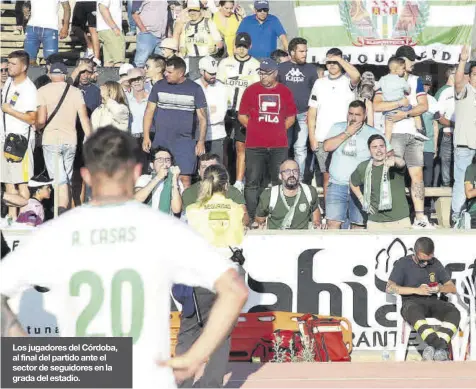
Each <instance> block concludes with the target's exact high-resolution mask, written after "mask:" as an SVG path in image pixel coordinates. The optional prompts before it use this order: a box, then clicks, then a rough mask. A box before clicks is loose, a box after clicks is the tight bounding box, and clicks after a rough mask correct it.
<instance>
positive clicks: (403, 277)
mask: <svg viewBox="0 0 476 389" xmlns="http://www.w3.org/2000/svg"><path fill="white" fill-rule="evenodd" d="M449 280H451V278H450V275H449V274H448V272H447V271H446V269H445V268H444V267H443V265H442V264H441V262H440V261H438V259H436V258H435V259H434V261H433V263H432V264H429V265H427V266H426V267H423V268H422V267H420V266H419V265H418V264H416V263H415V261H414V260H413V255H407V256H406V257H403V258H400V259H399V260H398V261H397V262H395V265H394V266H393V270H392V273H391V274H390V277H389V281H393V282H395V283H396V284H397V285H399V286H404V287H410V288H418V287H419V286H420V285H421V284H430V283H432V282H438V283H439V284H442V285H444V284H445V283H447V282H448V281H449ZM410 297H411V298H416V297H424V298H428V297H427V296H420V295H415V294H413V295H407V296H402V298H403V299H405V298H410ZM430 297H436V294H434V295H432V296H430Z"/></svg>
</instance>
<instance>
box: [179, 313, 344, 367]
mask: <svg viewBox="0 0 476 389" xmlns="http://www.w3.org/2000/svg"><path fill="white" fill-rule="evenodd" d="M303 315H304V314H303V313H292V312H279V311H273V312H256V313H242V314H240V316H239V318H238V323H237V324H236V326H235V328H234V329H233V332H232V333H231V350H230V361H233V362H237V361H243V362H250V361H251V355H252V353H253V350H254V349H255V347H256V345H257V344H258V343H259V342H260V339H261V338H262V337H265V336H269V335H270V334H272V333H273V332H274V331H276V330H278V329H279V330H291V331H298V325H297V319H298V318H299V317H301V316H303ZM316 316H318V317H319V318H328V317H329V316H323V315H316ZM332 317H333V318H334V319H337V320H339V321H340V322H341V326H342V335H343V338H344V344H345V345H346V347H347V349H348V350H349V354H351V353H352V325H351V323H350V321H349V320H348V319H346V318H344V317H336V316H332ZM179 329H180V312H172V313H171V315H170V348H171V350H170V351H171V355H172V356H173V355H174V354H175V346H176V345H177V335H178V332H179Z"/></svg>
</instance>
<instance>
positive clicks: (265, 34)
mask: <svg viewBox="0 0 476 389" xmlns="http://www.w3.org/2000/svg"><path fill="white" fill-rule="evenodd" d="M254 8H255V14H254V15H249V16H247V17H246V18H244V19H243V20H242V22H241V23H240V26H239V27H238V33H240V32H247V33H248V34H250V36H251V41H252V42H253V47H252V48H251V49H250V55H251V56H252V57H255V58H258V59H260V58H268V57H270V56H271V53H272V52H273V51H274V50H276V49H277V39H278V38H279V40H280V41H281V44H282V46H283V49H284V50H286V51H287V50H288V39H287V38H286V31H285V29H284V27H283V25H282V24H281V22H280V20H279V19H278V18H277V17H276V16H274V15H271V14H270V13H269V1H268V0H256V1H255V2H254Z"/></svg>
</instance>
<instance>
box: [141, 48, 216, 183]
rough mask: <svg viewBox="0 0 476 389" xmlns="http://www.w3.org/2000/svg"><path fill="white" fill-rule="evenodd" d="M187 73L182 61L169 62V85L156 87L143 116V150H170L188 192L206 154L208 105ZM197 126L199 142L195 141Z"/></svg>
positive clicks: (198, 87)
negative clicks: (197, 166) (198, 164)
mask: <svg viewBox="0 0 476 389" xmlns="http://www.w3.org/2000/svg"><path fill="white" fill-rule="evenodd" d="M185 69H186V67H185V62H184V60H183V59H182V58H180V57H173V58H170V59H169V60H167V62H166V68H165V79H166V81H159V82H156V83H155V84H154V86H153V88H152V91H151V92H150V95H149V102H148V104H147V108H146V111H145V114H144V141H143V143H142V149H143V150H144V151H145V152H146V153H148V152H149V151H150V148H151V146H152V147H154V148H156V147H158V146H162V147H165V148H168V149H169V150H170V151H171V152H172V154H173V156H174V157H175V160H176V161H177V166H179V167H180V171H181V175H180V180H181V181H182V184H183V186H184V187H185V188H188V187H189V186H190V185H191V182H192V174H194V173H195V165H196V161H197V157H199V156H200V155H202V154H203V153H205V137H206V134H207V101H206V99H205V94H204V93H203V90H202V88H200V86H199V85H197V84H196V83H194V82H193V81H191V80H189V79H187V78H185ZM154 118H155V120H154ZM197 123H198V126H199V139H198V141H197V140H196V139H195V133H196V130H197V129H196V126H197ZM152 128H154V129H155V138H154V143H153V144H152V141H151V138H150V133H151V129H152Z"/></svg>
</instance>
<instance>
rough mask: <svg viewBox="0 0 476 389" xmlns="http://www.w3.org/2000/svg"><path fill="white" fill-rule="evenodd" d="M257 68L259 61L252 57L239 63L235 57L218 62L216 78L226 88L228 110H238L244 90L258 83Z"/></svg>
mask: <svg viewBox="0 0 476 389" xmlns="http://www.w3.org/2000/svg"><path fill="white" fill-rule="evenodd" d="M259 67H260V63H259V61H258V60H257V59H256V58H253V57H250V58H248V59H247V60H246V61H239V60H237V59H236V58H235V57H227V58H225V59H223V60H221V61H220V64H219V65H218V73H217V78H218V79H219V80H220V81H221V82H223V84H225V86H226V89H227V94H228V108H230V109H234V110H236V111H238V110H239V109H240V103H241V98H242V97H243V92H244V91H245V89H246V88H248V87H249V86H250V85H252V84H254V83H255V82H258V81H259V74H258V68H259Z"/></svg>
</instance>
